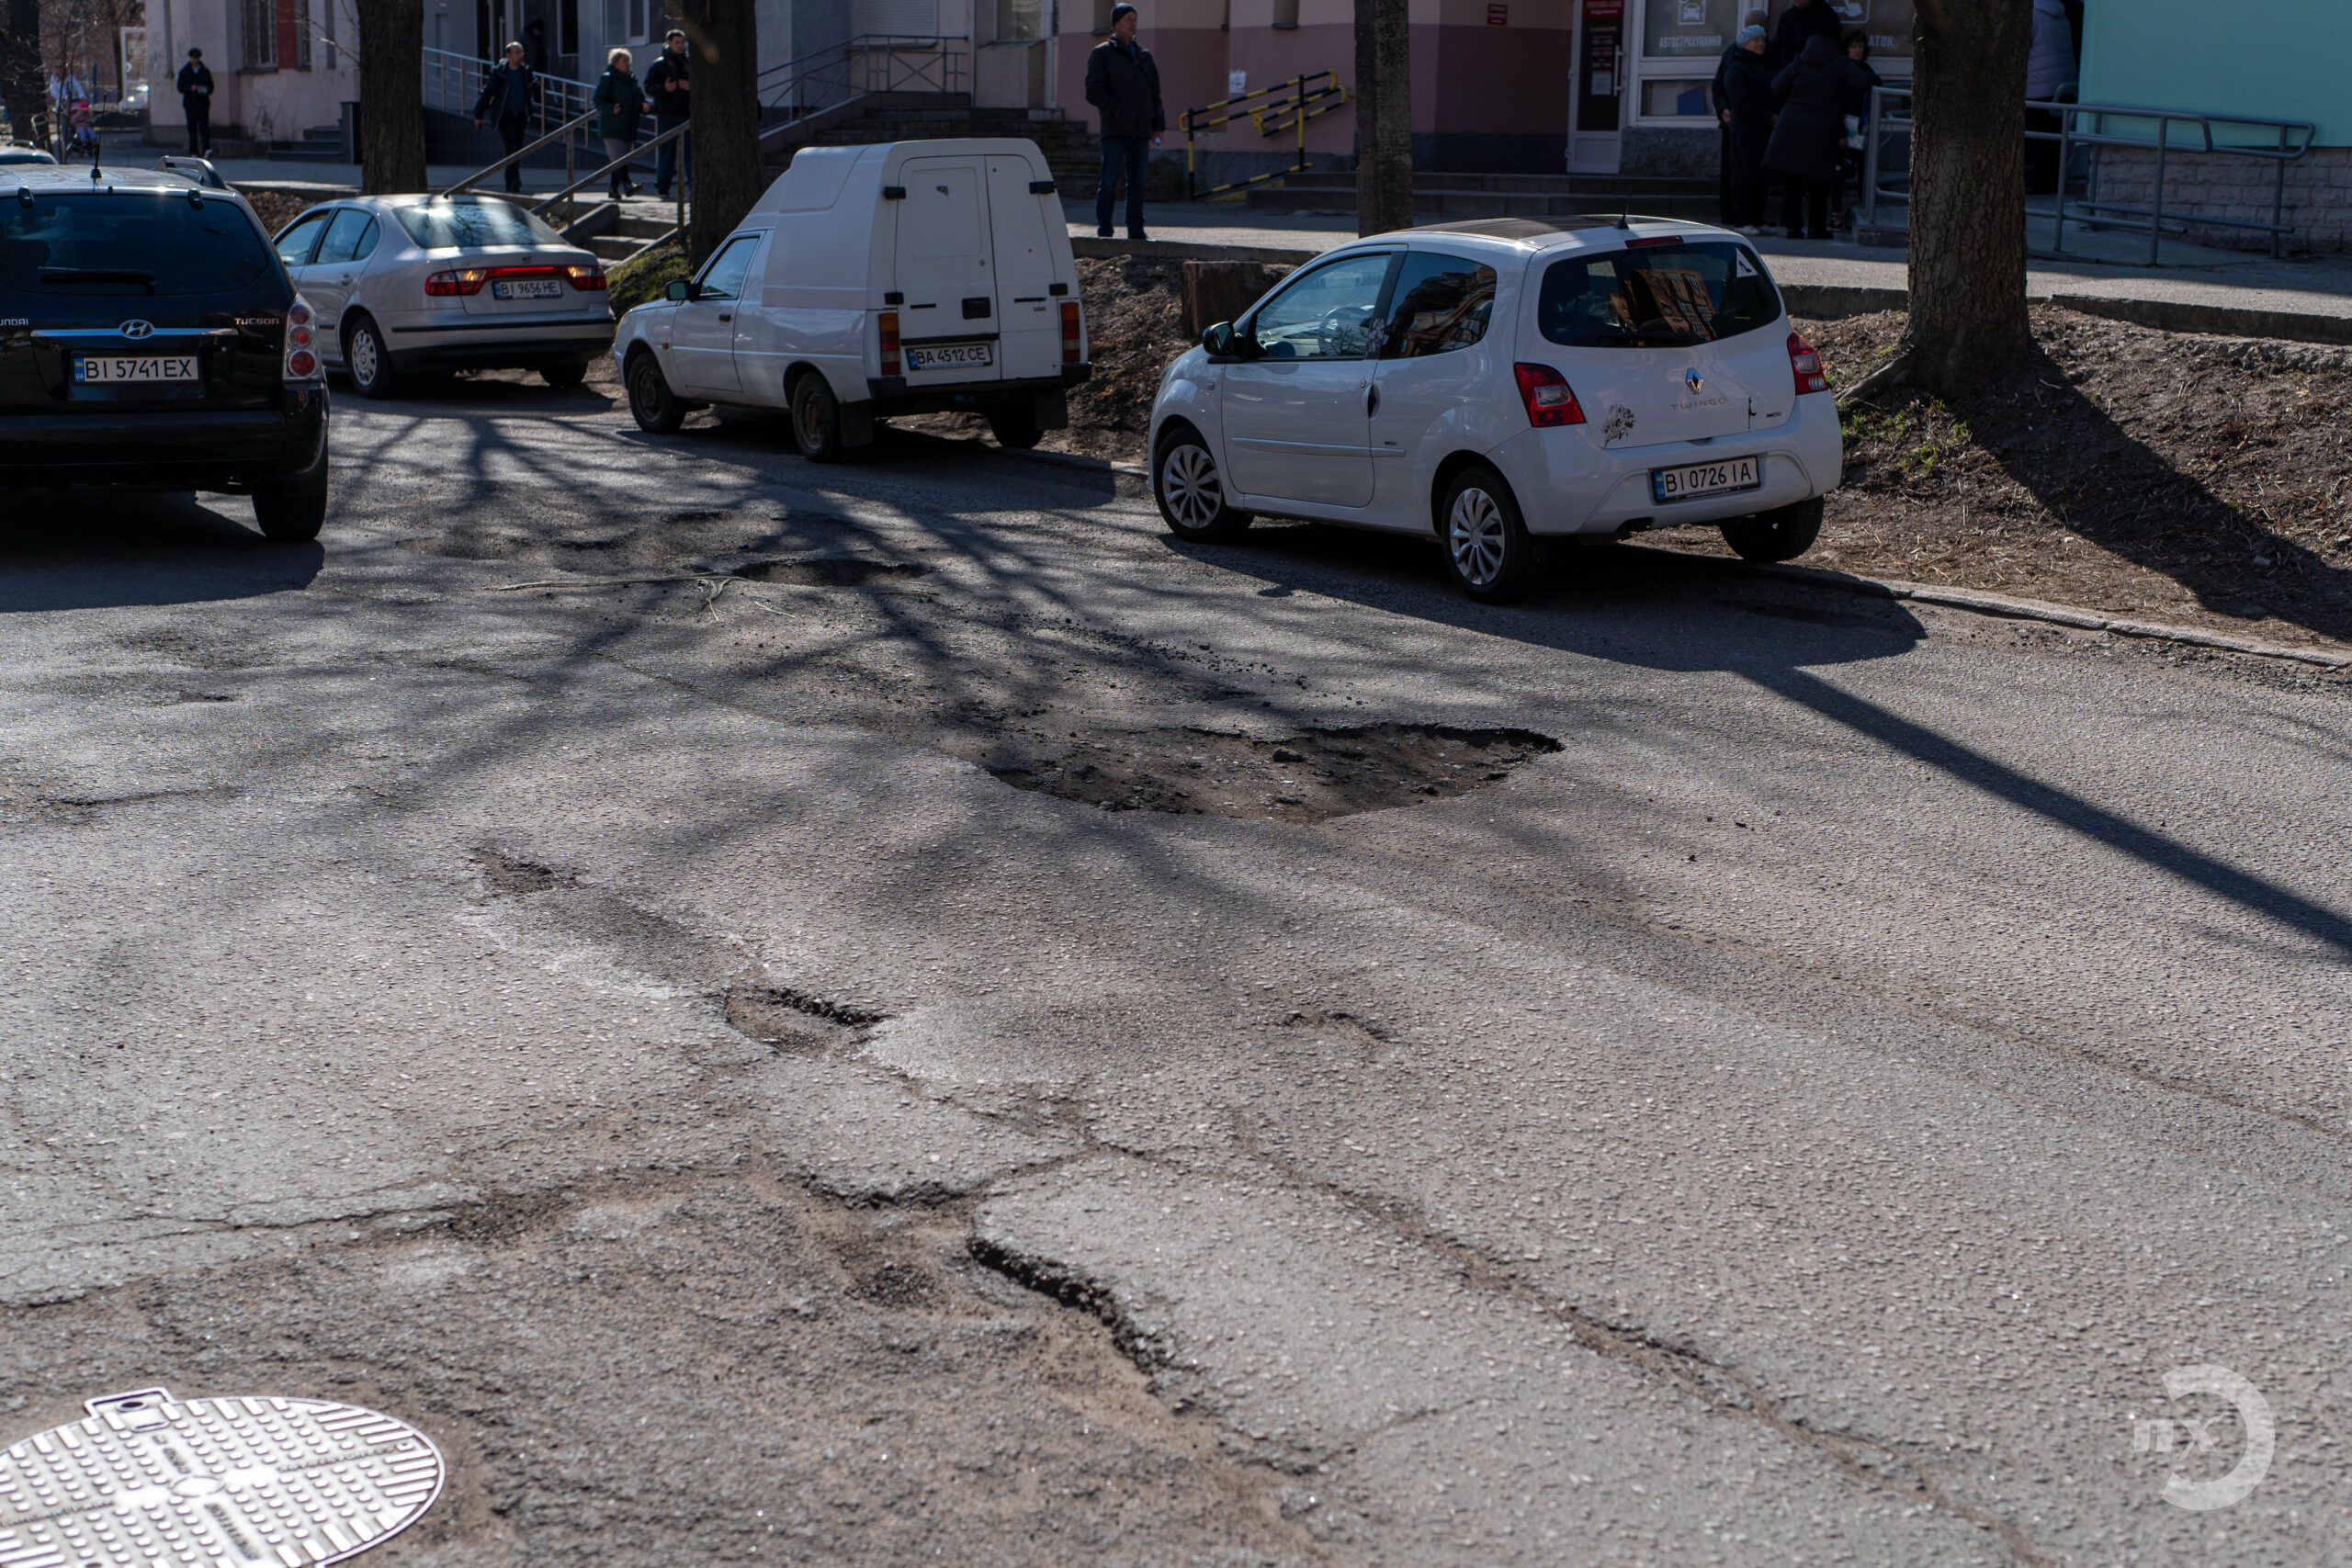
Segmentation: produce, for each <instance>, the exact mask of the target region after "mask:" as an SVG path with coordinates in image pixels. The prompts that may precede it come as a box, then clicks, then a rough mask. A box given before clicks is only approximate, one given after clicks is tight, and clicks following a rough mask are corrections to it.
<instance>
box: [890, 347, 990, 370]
mask: <svg viewBox="0 0 2352 1568" xmlns="http://www.w3.org/2000/svg"><path fill="white" fill-rule="evenodd" d="M995 363H996V344H992V343H950V344H941V345H940V346H939V347H937V348H910V349H909V350H907V368H908V369H910V370H955V369H961V368H964V367H967V366H975V365H993V364H995Z"/></svg>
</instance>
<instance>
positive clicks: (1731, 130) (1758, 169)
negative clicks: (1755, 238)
mask: <svg viewBox="0 0 2352 1568" xmlns="http://www.w3.org/2000/svg"><path fill="white" fill-rule="evenodd" d="M1767 47H1768V46H1767V44H1766V41H1765V33H1764V28H1763V24H1761V23H1758V22H1751V23H1749V24H1748V25H1747V27H1744V28H1740V29H1739V36H1738V37H1737V38H1736V39H1733V41H1732V49H1733V51H1734V52H1735V53H1736V55H1737V58H1736V59H1733V60H1726V61H1725V62H1724V69H1723V73H1722V79H1723V84H1724V85H1723V98H1724V106H1725V107H1724V139H1725V141H1726V142H1727V144H1728V145H1729V147H1730V159H1731V169H1730V178H1731V216H1730V218H1729V219H1728V220H1726V221H1727V223H1728V224H1729V226H1730V227H1732V228H1735V229H1736V230H1738V231H1740V232H1741V233H1743V234H1760V233H1762V232H1763V231H1764V229H1763V225H1764V187H1765V185H1766V179H1765V175H1764V148H1765V145H1766V144H1767V143H1768V142H1769V141H1770V140H1771V137H1772V108H1773V100H1772V67H1771V65H1770V63H1768V62H1767V61H1766V60H1765V58H1764V55H1765V50H1766V48H1767Z"/></svg>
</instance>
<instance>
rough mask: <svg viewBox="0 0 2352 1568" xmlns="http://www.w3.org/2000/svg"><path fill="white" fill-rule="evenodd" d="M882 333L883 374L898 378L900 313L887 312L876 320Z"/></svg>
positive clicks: (894, 311)
mask: <svg viewBox="0 0 2352 1568" xmlns="http://www.w3.org/2000/svg"><path fill="white" fill-rule="evenodd" d="M875 320H876V324H877V325H878V326H879V327H880V328H881V332H882V374H883V375H885V376H896V375H898V374H899V312H898V311H896V310H885V311H883V312H882V314H881V315H879V316H877V317H876V318H875Z"/></svg>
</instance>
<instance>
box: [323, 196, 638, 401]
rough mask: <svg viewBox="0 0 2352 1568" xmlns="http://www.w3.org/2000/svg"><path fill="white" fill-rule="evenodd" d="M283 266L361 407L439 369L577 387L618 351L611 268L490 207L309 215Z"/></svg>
mask: <svg viewBox="0 0 2352 1568" xmlns="http://www.w3.org/2000/svg"><path fill="white" fill-rule="evenodd" d="M277 254H278V259H279V260H281V261H283V262H284V263H285V264H286V270H287V271H288V273H289V274H291V275H292V276H293V278H294V287H295V288H297V289H299V290H300V291H301V294H302V297H303V298H304V299H307V300H309V301H310V302H311V308H312V309H313V310H317V311H318V313H319V347H320V350H321V357H322V358H323V359H324V360H325V361H326V362H327V364H328V365H329V366H330V367H333V368H334V369H337V370H342V371H345V372H347V373H348V374H349V375H350V377H351V384H352V386H353V388H354V389H356V390H357V391H358V393H359V395H360V396H361V397H365V398H389V397H395V396H398V395H399V392H400V389H401V378H402V377H403V376H406V375H416V374H425V373H430V372H433V371H438V370H491V369H524V370H537V372H538V373H539V374H540V376H541V377H543V378H545V379H546V380H547V383H548V385H549V386H551V387H571V386H577V385H578V384H579V382H580V379H581V378H582V377H583V376H585V375H586V374H587V373H588V363H589V361H590V360H592V359H594V358H595V357H596V356H597V355H600V354H602V353H604V352H605V350H606V349H608V348H610V347H611V346H612V342H613V312H612V310H611V307H610V306H609V305H607V304H606V302H605V266H604V264H603V263H602V262H600V261H598V260H597V259H596V257H595V255H594V254H593V253H592V252H589V251H586V250H583V249H582V248H581V247H580V246H578V245H575V244H571V243H569V242H568V241H566V240H565V239H564V237H563V236H562V235H560V234H559V233H557V232H556V231H554V230H553V229H550V228H548V226H547V225H546V224H545V223H543V222H541V221H540V220H538V219H537V218H535V217H533V216H532V215H531V214H530V213H528V212H526V211H525V210H524V209H522V208H520V207H517V206H515V204H513V203H512V202H507V201H502V200H500V199H499V198H498V197H494V196H473V195H465V196H455V197H447V196H369V197H356V198H355V199H353V200H349V201H335V202H329V203H326V204H325V205H323V206H320V207H314V208H311V209H310V210H309V211H307V212H305V213H303V214H302V215H301V216H300V217H299V218H297V219H295V220H294V221H293V222H291V223H288V225H287V226H286V227H285V228H284V229H283V230H281V231H279V232H278V236H277Z"/></svg>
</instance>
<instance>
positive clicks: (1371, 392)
mask: <svg viewBox="0 0 2352 1568" xmlns="http://www.w3.org/2000/svg"><path fill="white" fill-rule="evenodd" d="M1363 412H1365V414H1366V415H1371V414H1375V413H1378V412H1380V389H1379V388H1378V387H1366V388H1365V389H1363Z"/></svg>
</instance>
